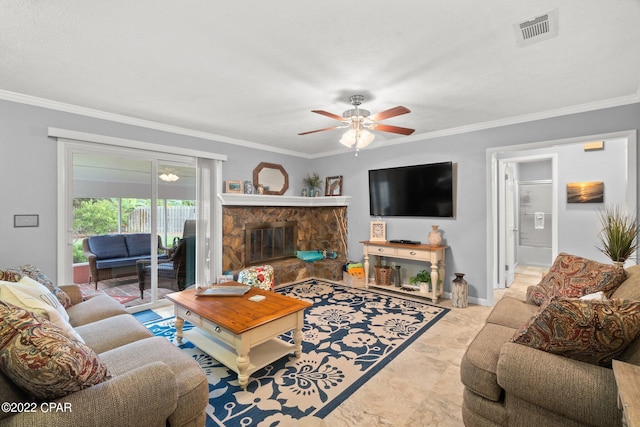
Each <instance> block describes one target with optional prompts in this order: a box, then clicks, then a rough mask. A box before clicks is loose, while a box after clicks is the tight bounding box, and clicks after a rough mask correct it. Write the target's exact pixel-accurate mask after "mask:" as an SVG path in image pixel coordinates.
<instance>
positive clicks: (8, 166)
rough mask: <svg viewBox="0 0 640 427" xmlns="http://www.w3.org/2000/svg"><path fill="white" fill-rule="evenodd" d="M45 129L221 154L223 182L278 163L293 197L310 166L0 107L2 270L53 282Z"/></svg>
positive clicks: (51, 158)
mask: <svg viewBox="0 0 640 427" xmlns="http://www.w3.org/2000/svg"><path fill="white" fill-rule="evenodd" d="M49 127H56V128H63V129H69V130H74V131H80V132H88V133H93V134H99V135H106V136H112V137H119V138H126V139H132V140H138V141H146V142H152V143H156V144H164V145H172V146H179V147H184V148H190V149H195V150H202V151H209V152H214V153H218V154H225V155H227V156H228V161H227V162H225V163H224V166H223V172H222V178H223V180H226V179H242V180H245V179H252V176H253V169H254V168H255V167H256V166H257V165H258V163H260V162H261V161H266V162H273V163H280V164H282V165H283V166H284V167H285V169H286V170H287V172H288V173H289V175H290V177H289V178H290V181H291V182H292V183H293V184H297V188H295V187H296V186H295V185H293V187H294V188H290V190H289V191H288V192H287V194H292V195H293V194H296V195H297V194H299V192H300V190H301V188H302V177H303V176H305V175H306V173H307V171H308V169H309V163H310V160H306V159H300V158H299V157H292V156H285V155H280V154H274V153H270V152H266V151H260V150H256V149H252V148H245V147H239V146H235V145H230V144H225V143H221V142H216V141H209V140H204V139H199V138H194V137H189V136H183V135H176V134H173V133H168V132H161V131H155V130H151V129H146V128H142V127H137V126H131V125H126V124H121V123H115V122H110V121H106V120H100V119H93V118H89V117H84V116H80V115H76V114H70V113H65V112H60V111H54V110H49V109H45V108H40V107H34V106H30V105H25V104H19V103H13V102H8V101H0V159H2V176H3V177H4V180H3V183H2V184H1V185H0V200H2V203H0V236H2V241H3V244H2V245H0V268H2V267H13V266H17V265H20V264H26V263H30V264H34V265H37V266H38V267H40V268H41V269H42V270H43V271H44V272H45V273H46V274H47V275H48V276H49V277H51V278H55V277H57V267H56V266H57V261H56V247H57V246H56V236H57V234H56V233H57V230H56V227H57V154H56V153H57V151H56V150H57V146H56V139H55V138H49V137H48V136H47V134H48V128H49ZM290 187H291V185H290ZM293 191H297V192H296V193H293ZM15 214H38V215H40V226H39V227H37V228H14V227H13V216H14V215H15Z"/></svg>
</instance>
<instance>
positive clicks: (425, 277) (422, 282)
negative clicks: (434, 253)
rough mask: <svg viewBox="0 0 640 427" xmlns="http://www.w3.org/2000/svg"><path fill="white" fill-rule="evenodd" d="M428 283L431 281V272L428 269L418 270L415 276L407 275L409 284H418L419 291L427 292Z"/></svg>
mask: <svg viewBox="0 0 640 427" xmlns="http://www.w3.org/2000/svg"><path fill="white" fill-rule="evenodd" d="M429 283H431V272H430V271H429V270H422V271H419V272H418V274H416V275H415V276H411V277H409V284H411V285H417V286H420V292H422V293H425V294H426V293H427V292H429Z"/></svg>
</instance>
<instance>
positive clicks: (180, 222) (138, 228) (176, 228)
mask: <svg viewBox="0 0 640 427" xmlns="http://www.w3.org/2000/svg"><path fill="white" fill-rule="evenodd" d="M157 214H158V233H159V234H165V233H166V234H180V235H181V234H182V229H183V228H184V222H185V221H186V220H188V219H196V208H195V206H168V207H167V215H166V216H165V208H164V206H159V207H158V213H157ZM165 218H166V220H165ZM150 231H151V207H149V206H143V207H137V208H135V209H134V210H133V212H131V214H130V215H129V225H128V227H127V232H128V233H149V232H150Z"/></svg>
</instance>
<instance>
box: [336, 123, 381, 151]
mask: <svg viewBox="0 0 640 427" xmlns="http://www.w3.org/2000/svg"><path fill="white" fill-rule="evenodd" d="M375 137H376V136H375V135H374V134H372V133H371V132H369V131H368V130H366V129H354V128H351V129H349V130H348V131H346V132H345V133H344V135H342V138H340V144H342V145H344V146H345V147H349V148H351V147H353V146H354V145H355V147H356V148H358V149H360V148H364V147H366V146H367V145H369V144H371V142H372V141H373V140H374V138H375Z"/></svg>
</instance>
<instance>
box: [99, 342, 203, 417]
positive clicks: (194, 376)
mask: <svg viewBox="0 0 640 427" xmlns="http://www.w3.org/2000/svg"><path fill="white" fill-rule="evenodd" d="M185 356H186V354H185V352H184V351H182V350H180V349H179V348H178V347H176V346H175V345H174V344H172V343H171V342H170V341H168V340H167V339H166V338H162V337H151V338H145V339H142V340H139V341H135V342H132V343H129V344H126V345H123V346H120V347H117V348H114V349H113V350H109V351H106V352H104V353H100V358H101V359H102V360H104V362H105V363H106V364H107V366H109V371H110V372H111V373H112V374H113V375H115V376H118V375H122V374H123V373H125V372H130V371H132V370H134V369H136V368H138V367H139V366H140V364H141V361H144V363H151V362H156V361H158V362H163V363H165V364H166V365H168V366H169V368H170V369H171V370H172V371H173V372H174V373H175V379H176V383H177V386H178V402H177V403H178V404H177V406H176V410H175V411H174V412H173V414H172V415H171V417H170V418H169V420H168V421H169V422H168V423H167V425H172V426H173V425H177V426H180V425H191V424H190V423H187V421H191V420H194V419H196V418H198V417H199V416H200V415H201V414H202V412H203V411H204V410H205V408H206V406H207V403H208V399H209V384H208V382H207V376H206V375H205V373H204V372H203V370H202V368H201V367H200V365H199V364H198V362H196V360H195V359H193V358H192V357H185ZM194 425H197V423H195V422H194Z"/></svg>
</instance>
